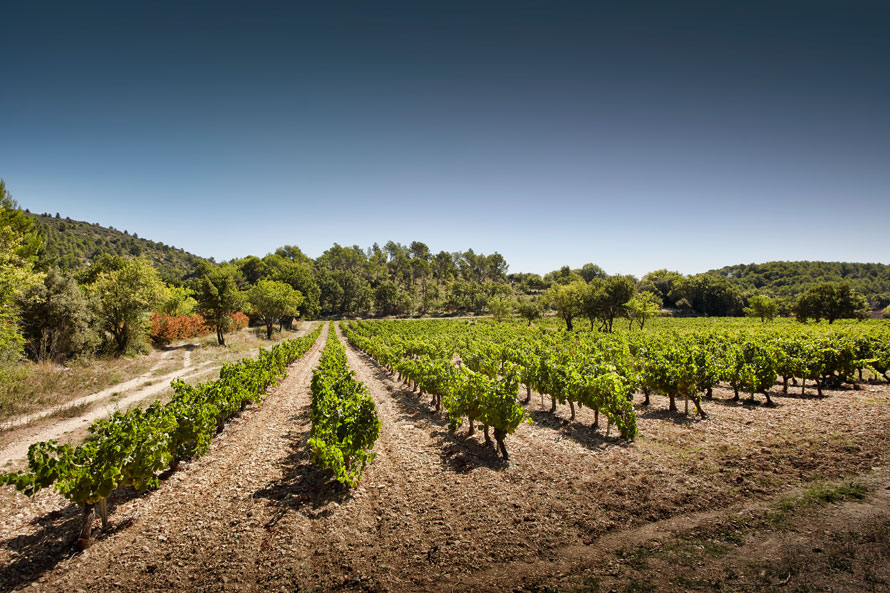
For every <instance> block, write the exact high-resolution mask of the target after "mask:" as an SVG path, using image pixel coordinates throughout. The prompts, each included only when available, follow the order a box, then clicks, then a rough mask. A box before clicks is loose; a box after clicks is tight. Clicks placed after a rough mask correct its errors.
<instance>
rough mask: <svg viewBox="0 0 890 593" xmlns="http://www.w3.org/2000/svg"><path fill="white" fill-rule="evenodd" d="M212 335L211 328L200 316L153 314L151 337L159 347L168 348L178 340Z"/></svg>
mask: <svg viewBox="0 0 890 593" xmlns="http://www.w3.org/2000/svg"><path fill="white" fill-rule="evenodd" d="M209 333H210V327H209V326H208V325H207V323H206V322H205V321H204V318H203V317H201V316H200V315H167V314H166V313H157V312H155V313H152V314H151V330H150V331H149V336H150V337H151V341H152V342H153V343H154V344H155V345H157V346H166V345H167V344H169V343H170V342H174V341H176V340H187V339H188V338H200V337H202V336H206V335H207V334H209Z"/></svg>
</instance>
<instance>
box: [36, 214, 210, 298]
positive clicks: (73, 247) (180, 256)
mask: <svg viewBox="0 0 890 593" xmlns="http://www.w3.org/2000/svg"><path fill="white" fill-rule="evenodd" d="M29 214H31V216H33V217H34V219H35V221H36V222H37V226H38V228H39V230H40V234H41V236H43V238H44V240H45V241H46V256H47V258H48V259H49V260H50V261H52V262H53V263H56V264H57V265H58V266H59V267H60V268H62V269H66V270H79V269H82V268H85V267H87V266H89V264H90V263H92V262H93V261H95V260H97V259H99V258H100V257H102V256H103V255H105V254H111V255H123V256H128V257H144V258H145V259H147V260H149V261H150V262H152V264H154V266H155V268H156V269H157V270H158V273H159V274H160V275H161V277H162V278H163V279H164V280H166V281H168V282H169V281H174V280H181V279H182V278H184V277H186V276H188V275H189V274H191V273H192V272H193V271H194V270H195V267H196V266H197V265H198V263H199V262H201V261H205V260H204V258H202V257H199V256H197V255H194V254H191V253H188V252H187V251H183V250H182V249H179V248H176V247H171V246H170V245H165V244H163V243H158V242H156V241H151V240H148V239H142V238H140V237H139V236H138V235H136V234H132V235H131V234H129V233H128V232H127V231H119V230H117V229H115V228H110V227H104V226H101V225H98V224H91V223H89V222H82V221H80V220H71V219H70V218H61V217H58V215H56V216H50V215H48V214H34V213H29Z"/></svg>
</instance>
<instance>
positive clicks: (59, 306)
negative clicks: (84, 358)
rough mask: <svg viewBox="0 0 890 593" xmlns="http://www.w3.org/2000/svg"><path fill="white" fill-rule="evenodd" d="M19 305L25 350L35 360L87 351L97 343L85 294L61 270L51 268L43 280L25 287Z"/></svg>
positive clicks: (69, 355) (67, 356)
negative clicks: (25, 341) (25, 343)
mask: <svg viewBox="0 0 890 593" xmlns="http://www.w3.org/2000/svg"><path fill="white" fill-rule="evenodd" d="M20 307H21V323H22V329H23V333H24V336H25V339H26V340H27V350H28V352H29V354H30V355H31V357H32V358H34V359H35V360H41V361H42V360H58V359H60V358H63V357H64V358H69V357H72V356H75V355H78V354H88V353H90V352H91V351H92V350H93V349H94V348H95V347H96V346H97V342H98V337H97V336H96V335H95V333H94V332H93V331H92V329H91V327H90V324H91V322H92V313H91V312H90V307H89V303H88V301H87V298H86V296H84V294H83V292H82V291H81V289H80V287H79V286H78V285H77V282H75V281H74V278H72V277H70V276H66V275H65V274H64V273H63V272H61V271H60V270H58V269H56V268H52V269H50V270H49V272H47V274H46V276H45V277H44V278H43V282H41V283H39V284H36V285H34V286H31V287H29V288H27V289H26V290H25V291H24V293H23V294H22V296H21V298H20Z"/></svg>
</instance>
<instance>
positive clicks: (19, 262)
mask: <svg viewBox="0 0 890 593" xmlns="http://www.w3.org/2000/svg"><path fill="white" fill-rule="evenodd" d="M41 245H42V243H41V242H40V241H39V237H37V236H36V233H34V229H33V221H32V220H31V219H30V218H29V217H27V216H26V215H25V214H24V213H23V212H22V211H21V210H19V208H18V204H16V202H15V201H14V200H13V199H12V197H11V196H10V195H9V193H8V192H7V191H6V185H5V184H4V183H3V181H2V180H0V361H9V360H14V359H17V358H19V357H20V356H21V353H22V346H23V345H24V343H25V339H24V337H23V336H22V334H21V332H20V331H19V326H18V323H17V321H18V313H19V310H18V304H17V299H18V298H19V297H20V296H21V295H22V292H23V291H25V290H27V289H28V288H29V287H31V286H35V285H36V284H37V283H39V282H40V281H41V276H40V275H39V274H38V273H36V272H35V271H34V264H35V263H36V260H37V254H38V252H39V251H40V247H41Z"/></svg>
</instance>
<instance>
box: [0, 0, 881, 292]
mask: <svg viewBox="0 0 890 593" xmlns="http://www.w3.org/2000/svg"><path fill="white" fill-rule="evenodd" d="M313 5H314V6H313ZM0 23H2V34H0V84H2V92H0V177H2V178H4V179H5V180H6V183H7V187H8V188H9V190H10V191H11V192H12V194H13V197H14V198H16V199H17V200H18V201H19V202H20V204H21V205H22V206H23V207H27V208H30V209H31V210H32V211H36V212H43V211H47V212H50V213H55V212H60V213H61V214H62V215H63V216H70V217H71V218H75V219H80V220H87V221H89V222H98V223H100V224H103V225H111V226H114V227H116V228H119V229H127V230H129V231H130V232H136V233H138V234H139V236H141V237H147V238H151V239H155V240H158V241H163V242H165V243H168V244H172V245H176V246H178V247H182V248H184V249H186V250H188V251H191V252H194V253H196V254H199V255H203V256H207V257H209V256H213V257H215V258H216V259H217V260H223V259H229V258H232V257H237V256H244V255H248V254H255V255H263V254H265V253H267V252H269V251H272V250H274V249H275V248H276V247H278V246H280V245H283V244H296V245H299V246H300V247H301V248H302V249H303V250H304V251H305V252H307V253H308V254H309V255H312V256H318V255H320V254H321V252H322V251H324V250H325V249H326V248H327V247H329V246H330V245H331V244H332V243H333V242H335V241H336V242H339V243H341V244H346V245H352V244H358V245H360V246H362V247H366V246H369V245H370V244H371V243H373V242H374V241H378V242H380V243H381V244H383V243H384V242H386V241H387V240H395V241H400V242H403V243H407V242H410V241H411V240H413V239H417V240H421V241H424V242H426V243H427V244H428V245H429V246H430V248H431V249H433V250H434V251H438V250H440V249H445V250H448V251H454V250H465V249H467V248H471V247H472V248H473V249H475V250H476V251H482V252H485V253H490V252H492V251H499V252H500V253H501V254H503V255H504V257H505V258H506V259H507V261H508V262H509V264H510V271H514V272H518V271H530V272H541V273H543V272H547V271H549V270H552V269H554V268H557V267H559V266H561V265H564V264H569V265H572V266H580V265H581V264H583V263H585V262H588V261H591V262H595V263H597V264H599V265H600V266H602V267H603V268H605V269H606V270H607V271H609V272H621V273H633V274H636V275H638V276H639V275H642V274H644V273H646V272H647V271H650V270H653V269H656V268H661V267H667V268H671V269H677V270H679V271H681V272H684V273H692V272H699V271H704V270H707V269H710V268H714V267H720V266H723V265H729V264H735V263H748V262H755V261H767V260H775V259H824V260H847V261H880V262H888V261H890V227H888V220H890V209H888V206H890V35H888V31H890V7H888V5H887V3H886V2H860V1H856V0H852V1H849V2H837V1H834V0H831V1H828V0H802V1H798V2H788V1H783V0H774V1H771V2H765V3H758V2H713V1H707V2H705V1H703V2H695V3H691V2H664V1H658V2H634V1H632V0H631V1H628V2H610V3H602V4H600V3H595V2H592V1H586V2H564V1H560V0H546V1H541V2H523V1H521V0H513V1H509V2H484V1H480V0H474V1H471V2H461V1H454V2H451V1H450V2H423V1H420V2H418V1H408V2H403V3H391V2H384V1H380V2H356V3H338V2H323V3H321V2H319V3H310V2H277V3H270V2H258V3H239V4H227V3H224V2H207V3H197V2H167V3H165V2H143V3H138V5H137V4H136V3H130V2H115V3H107V4H100V3H91V2H84V3H79V2H64V3H58V5H53V3H47V2H16V3H13V2H7V3H4V6H3V7H2V10H0Z"/></svg>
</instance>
